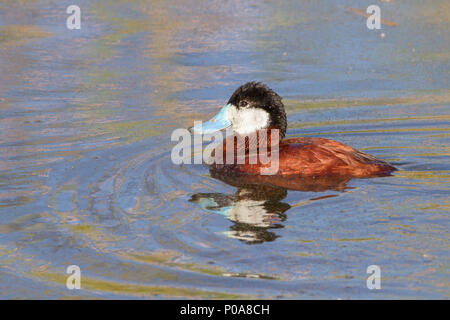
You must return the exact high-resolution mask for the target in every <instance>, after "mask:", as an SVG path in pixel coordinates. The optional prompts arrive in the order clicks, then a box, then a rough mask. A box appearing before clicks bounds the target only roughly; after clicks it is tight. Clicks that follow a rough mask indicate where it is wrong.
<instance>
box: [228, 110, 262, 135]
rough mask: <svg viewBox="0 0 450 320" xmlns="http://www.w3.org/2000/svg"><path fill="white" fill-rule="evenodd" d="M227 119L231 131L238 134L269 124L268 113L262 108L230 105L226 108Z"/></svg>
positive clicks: (253, 130)
mask: <svg viewBox="0 0 450 320" xmlns="http://www.w3.org/2000/svg"><path fill="white" fill-rule="evenodd" d="M228 119H229V120H230V121H231V127H232V129H233V131H235V132H237V133H238V134H240V135H244V134H249V133H252V132H255V131H257V130H260V129H263V128H267V127H268V125H269V113H268V112H266V111H265V110H262V109H255V108H248V109H247V108H245V109H238V108H236V107H235V106H233V105H232V106H230V108H229V109H228Z"/></svg>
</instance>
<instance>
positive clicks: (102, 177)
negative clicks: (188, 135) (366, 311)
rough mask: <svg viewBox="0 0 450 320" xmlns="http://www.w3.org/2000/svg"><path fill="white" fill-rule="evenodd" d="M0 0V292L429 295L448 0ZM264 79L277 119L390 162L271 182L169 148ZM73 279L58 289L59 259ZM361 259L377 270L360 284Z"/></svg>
mask: <svg viewBox="0 0 450 320" xmlns="http://www.w3.org/2000/svg"><path fill="white" fill-rule="evenodd" d="M373 3H374V1H323V2H317V1H307V0H304V1H285V2H283V3H282V4H280V3H278V1H264V2H261V1H247V2H246V3H245V4H244V3H242V1H234V0H233V1H208V2H205V1H196V0H190V1H178V2H165V1H152V2H149V1H84V0H81V1H78V2H77V4H78V5H79V6H80V7H81V10H82V29H81V30H68V29H67V28H66V26H65V19H66V17H67V16H68V15H67V14H66V13H65V10H66V8H67V6H69V5H71V4H72V3H71V2H70V1H58V3H57V4H56V3H55V2H54V1H48V0H35V1H31V0H29V1H28V0H21V1H14V2H11V1H6V0H0V132H1V134H0V297H2V298H52V299H61V298H270V299H275V298H285V299H292V298H296V299H299V298H300V299H303V298H308V299H309V298H331V299H337V298H342V299H347V298H353V299H356V298H377V299H380V298H422V299H424V298H448V297H449V293H450V292H449V281H448V279H449V273H448V268H449V261H448V249H449V243H448V240H449V238H448V229H449V220H448V212H449V208H450V201H449V197H448V195H449V182H450V161H449V156H450V149H449V137H450V132H449V130H450V126H449V123H450V122H449V120H450V107H449V106H450V90H449V71H448V70H450V68H449V67H450V63H449V59H450V55H449V52H450V50H449V49H450V35H449V31H448V30H450V8H449V4H448V1H445V0H442V1H438V0H435V1H426V2H425V1H408V2H404V1H396V0H392V1H375V3H377V4H379V5H380V7H381V10H382V17H383V19H386V20H389V21H392V22H395V23H396V24H397V26H388V25H383V27H382V29H381V30H374V31H370V30H368V29H367V27H366V21H365V18H364V17H362V16H361V15H358V14H356V13H355V12H357V11H355V10H349V8H354V9H359V10H365V8H366V7H367V6H369V5H370V4H373ZM250 80H259V81H263V82H265V83H267V84H268V85H269V86H271V87H272V88H273V89H274V90H276V91H277V92H278V93H279V94H280V95H281V96H283V97H284V103H285V105H286V109H287V112H288V121H289V126H288V132H287V135H288V137H294V136H308V137H325V138H331V139H335V140H338V141H341V142H343V143H346V144H349V145H351V146H353V147H355V148H358V149H360V150H363V151H365V152H367V153H370V154H372V155H374V156H376V157H378V158H380V159H383V160H386V161H389V162H391V163H392V164H394V165H395V166H396V167H397V168H398V169H399V171H397V172H395V173H394V175H393V176H391V177H380V178H374V179H359V180H358V179H356V180H350V181H343V182H339V183H338V184H336V185H331V186H326V187H324V188H314V187H309V188H305V190H304V191H288V190H284V189H277V188H265V189H260V188H248V187H235V186H233V185H231V184H228V183H225V182H223V181H221V180H219V179H216V178H214V177H212V176H211V175H210V173H209V171H208V169H207V168H206V167H205V166H202V165H183V166H179V165H174V164H172V162H171V160H170V151H171V148H172V147H173V146H174V145H175V143H174V142H171V141H170V135H171V133H172V131H173V130H174V129H176V128H186V127H189V126H191V125H192V124H193V122H194V120H205V119H208V118H210V117H211V116H212V115H213V114H214V113H215V112H217V110H218V108H219V107H220V106H221V105H223V104H224V103H225V102H226V101H227V99H228V97H229V96H230V95H231V93H232V92H233V91H234V89H235V88H237V87H238V86H239V85H241V84H243V83H245V82H246V81H250ZM73 264H75V265H78V266H80V268H81V270H82V290H74V291H70V290H68V289H66V287H65V282H66V277H67V274H66V273H65V272H66V268H67V266H69V265H73ZM369 265H378V266H380V268H381V272H382V289H381V290H368V289H367V287H366V279H367V276H368V275H367V274H366V268H367V267H368V266H369Z"/></svg>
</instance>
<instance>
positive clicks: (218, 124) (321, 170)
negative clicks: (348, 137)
mask: <svg viewBox="0 0 450 320" xmlns="http://www.w3.org/2000/svg"><path fill="white" fill-rule="evenodd" d="M286 126H287V122H286V112H285V110H284V105H283V103H282V102H281V98H280V96H279V95H278V94H276V93H275V92H274V91H273V90H271V89H270V88H269V87H267V86H266V85H264V84H262V83H259V82H249V83H246V84H244V85H243V86H241V87H239V88H238V89H237V90H236V91H235V92H234V93H233V94H232V96H231V98H230V99H229V101H228V103H227V104H226V105H225V106H224V107H223V108H222V109H221V110H220V111H219V113H218V114H217V115H216V116H215V117H214V118H212V119H211V120H209V121H208V122H206V123H203V124H201V125H197V126H194V127H193V128H192V131H193V132H194V133H202V134H210V133H213V132H215V131H218V130H221V129H225V128H227V127H230V128H231V129H232V131H233V135H232V136H229V137H227V138H226V139H225V140H224V142H223V144H222V145H221V146H220V147H221V148H222V149H223V152H224V155H225V151H226V146H227V145H228V146H229V145H230V144H228V143H229V140H230V139H232V141H233V143H232V144H231V145H233V146H234V151H235V152H237V151H239V150H238V149H239V148H245V149H246V150H245V151H246V152H247V154H246V156H247V157H248V150H247V149H248V141H247V142H246V144H245V145H243V144H241V146H240V147H237V146H239V144H235V143H234V140H235V138H236V137H237V136H248V135H252V134H256V136H257V137H261V136H262V137H266V138H265V139H266V141H268V142H269V141H270V137H272V136H271V133H270V132H277V134H278V135H279V137H278V138H279V139H277V140H279V143H277V148H278V164H277V169H278V170H277V172H276V173H275V174H274V175H272V176H271V177H266V178H264V179H262V177H261V174H260V172H261V168H262V167H264V166H267V164H263V163H261V162H257V163H253V164H250V163H248V161H246V162H245V163H240V164H238V162H236V161H235V162H234V163H231V164H230V163H227V162H225V164H220V163H216V162H214V163H212V165H211V170H212V171H213V172H215V174H216V175H221V176H224V175H239V176H247V179H250V180H252V181H253V180H255V181H254V182H255V183H256V182H258V181H261V180H267V179H270V180H271V182H270V183H272V184H276V185H279V186H283V187H287V188H289V189H292V188H293V189H296V188H295V184H296V182H298V181H297V180H298V179H302V180H305V179H306V180H308V181H310V182H311V181H312V180H315V179H317V180H320V178H324V177H334V178H337V177H339V180H342V179H345V180H347V179H351V178H368V177H375V176H386V175H389V174H390V173H391V172H392V171H395V170H396V169H395V168H394V167H393V166H392V165H390V164H388V163H387V162H384V161H382V160H378V159H376V158H374V157H372V156H371V155H368V154H366V153H363V152H361V151H358V150H355V149H353V148H352V147H349V146H347V145H345V144H343V143H340V142H337V141H333V140H328V139H324V138H301V137H298V138H289V139H284V137H285V134H286ZM262 131H266V133H265V134H264V135H259V132H262ZM272 140H274V139H273V138H272ZM258 146H261V141H258ZM272 148H273V147H272ZM217 150H218V149H216V150H215V152H216V153H217ZM258 150H260V149H259V147H258ZM219 152H222V151H219ZM258 152H259V151H258ZM268 152H269V153H270V152H271V151H270V148H269V151H268ZM224 157H225V156H224ZM235 159H236V156H235ZM247 160H248V159H247ZM311 179H312V180H311Z"/></svg>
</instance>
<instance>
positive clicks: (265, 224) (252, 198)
mask: <svg viewBox="0 0 450 320" xmlns="http://www.w3.org/2000/svg"><path fill="white" fill-rule="evenodd" d="M286 195H287V190H286V189H283V188H279V187H270V186H249V187H247V188H238V190H237V191H236V193H235V194H234V195H224V194H222V193H196V194H194V195H193V196H192V198H191V200H190V201H192V202H195V203H197V204H199V205H200V207H201V208H202V209H203V210H205V211H208V212H212V213H216V214H221V215H223V216H225V217H226V218H227V219H228V220H230V221H232V222H234V225H233V226H231V227H230V231H228V232H226V235H228V236H229V237H231V238H235V239H239V240H241V241H244V242H247V243H261V242H265V241H273V240H275V239H276V238H277V237H278V236H277V235H275V233H273V232H271V231H269V229H275V228H283V225H281V222H283V221H284V220H285V219H286V215H285V214H284V212H285V211H286V210H288V209H289V208H290V207H291V206H290V205H288V204H287V203H283V202H281V200H283V199H284V198H285V197H286Z"/></svg>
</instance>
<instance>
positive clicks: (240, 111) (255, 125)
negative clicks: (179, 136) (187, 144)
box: [191, 82, 286, 139]
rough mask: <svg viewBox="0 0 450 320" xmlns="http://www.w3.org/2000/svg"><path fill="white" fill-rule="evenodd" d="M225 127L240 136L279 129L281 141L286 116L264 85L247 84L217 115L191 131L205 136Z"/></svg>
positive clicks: (280, 104)
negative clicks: (263, 130)
mask: <svg viewBox="0 0 450 320" xmlns="http://www.w3.org/2000/svg"><path fill="white" fill-rule="evenodd" d="M228 127H231V129H232V130H233V131H234V132H235V133H237V134H239V135H247V134H250V133H253V132H256V131H258V130H261V129H278V130H279V132H280V139H282V138H283V137H284V135H285V133H286V112H285V110H284V105H283V103H282V102H281V97H280V96H279V95H278V94H276V93H275V91H273V90H272V89H270V88H269V87H268V86H266V85H265V84H263V83H260V82H248V83H246V84H244V85H242V86H240V87H239V88H237V89H236V91H235V92H234V93H233V94H232V95H231V97H230V99H229V100H228V103H227V104H226V105H225V106H223V107H222V109H220V111H219V113H218V114H217V115H215V116H214V117H213V118H212V119H211V120H209V121H207V122H204V123H202V124H200V125H196V126H194V127H192V128H191V130H192V131H193V132H194V133H199V134H208V133H213V132H216V131H219V130H222V129H225V128H228Z"/></svg>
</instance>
